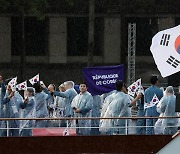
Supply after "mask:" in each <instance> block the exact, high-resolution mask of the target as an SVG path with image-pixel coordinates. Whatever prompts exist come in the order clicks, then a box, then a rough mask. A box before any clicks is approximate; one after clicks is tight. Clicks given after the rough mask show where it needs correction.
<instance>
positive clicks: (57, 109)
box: [0, 75, 179, 136]
mask: <svg viewBox="0 0 180 154" xmlns="http://www.w3.org/2000/svg"><path fill="white" fill-rule="evenodd" d="M150 82H151V84H152V85H151V86H150V87H149V88H147V89H146V90H145V92H144V93H137V95H136V96H135V97H131V96H129V95H128V92H127V87H126V85H125V83H124V82H123V81H121V80H119V81H117V82H116V83H115V89H116V90H113V91H111V92H109V93H105V94H102V95H96V96H92V95H91V94H90V93H89V92H88V85H87V84H86V83H85V82H82V83H80V85H79V86H75V85H74V82H73V81H66V82H64V83H62V84H60V86H59V87H58V88H59V89H58V90H56V86H55V85H54V84H50V85H49V86H48V87H46V86H45V84H44V83H43V82H40V81H38V82H36V83H35V84H34V85H33V86H32V87H28V88H27V90H25V91H24V95H23V96H21V94H20V93H19V92H18V91H16V90H13V89H12V87H11V86H10V85H8V84H7V85H5V83H4V81H3V79H2V76H1V75H0V117H1V118H48V117H54V118H67V117H77V118H83V117H84V118H88V117H89V118H88V119H76V120H69V121H67V120H10V121H9V122H8V123H7V122H6V121H0V127H1V130H0V136H6V135H7V132H6V131H7V130H6V129H2V128H7V127H8V128H9V136H31V135H32V128H42V127H43V128H44V127H67V125H68V127H74V126H75V127H76V133H77V135H99V134H103V135H116V134H127V131H128V130H127V129H126V128H125V126H126V125H127V126H128V124H129V122H130V120H126V119H114V118H113V117H131V116H132V115H131V108H132V106H136V107H137V117H144V116H147V117H156V118H154V119H152V118H151V119H137V121H136V125H137V126H138V127H137V128H136V134H147V135H151V134H174V133H176V131H177V130H178V121H179V119H178V118H172V119H158V117H159V116H160V117H162V116H178V113H177V112H175V102H176V96H175V95H174V90H173V87H172V86H168V87H167V88H166V90H165V91H163V90H162V89H160V88H158V87H157V85H158V77H157V76H155V75H153V76H151V78H150ZM154 94H156V96H157V97H158V99H159V100H160V101H159V103H158V104H156V105H154V106H152V107H149V108H144V104H145V103H147V104H148V103H150V102H151V101H152V99H153V96H154ZM91 117H100V118H111V119H101V120H99V119H90V118H91ZM145 126H146V127H145Z"/></svg>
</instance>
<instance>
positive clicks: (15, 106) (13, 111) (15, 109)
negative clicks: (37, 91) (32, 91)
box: [3, 92, 23, 136]
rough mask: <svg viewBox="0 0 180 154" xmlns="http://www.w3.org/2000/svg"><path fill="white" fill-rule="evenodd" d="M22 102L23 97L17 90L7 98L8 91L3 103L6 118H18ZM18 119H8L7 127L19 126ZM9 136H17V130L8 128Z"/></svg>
mask: <svg viewBox="0 0 180 154" xmlns="http://www.w3.org/2000/svg"><path fill="white" fill-rule="evenodd" d="M21 103H23V98H22V97H21V95H20V94H19V93H18V92H15V93H14V96H13V97H12V98H11V99H9V98H8V93H6V95H5V97H4V99H3V104H5V105H6V106H5V107H6V109H5V111H6V116H5V117H6V118H19V117H20V114H19V110H20V104H21ZM19 124H20V121H18V120H10V121H9V127H10V128H19ZM9 136H19V130H18V129H10V130H9Z"/></svg>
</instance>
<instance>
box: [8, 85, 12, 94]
mask: <svg viewBox="0 0 180 154" xmlns="http://www.w3.org/2000/svg"><path fill="white" fill-rule="evenodd" d="M7 91H8V93H9V94H10V93H11V92H12V89H11V86H10V85H7Z"/></svg>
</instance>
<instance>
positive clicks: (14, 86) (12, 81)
mask: <svg viewBox="0 0 180 154" xmlns="http://www.w3.org/2000/svg"><path fill="white" fill-rule="evenodd" d="M16 84H17V77H15V78H12V79H11V81H9V83H8V85H10V86H11V88H12V91H16Z"/></svg>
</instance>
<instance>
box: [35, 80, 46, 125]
mask: <svg viewBox="0 0 180 154" xmlns="http://www.w3.org/2000/svg"><path fill="white" fill-rule="evenodd" d="M33 88H34V89H35V95H34V100H35V115H36V118H47V117H48V109H47V97H48V95H47V94H45V93H44V92H42V89H43V88H42V87H41V85H40V82H37V83H35V84H34V85H33ZM35 127H47V121H46V120H37V121H36V122H35Z"/></svg>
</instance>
